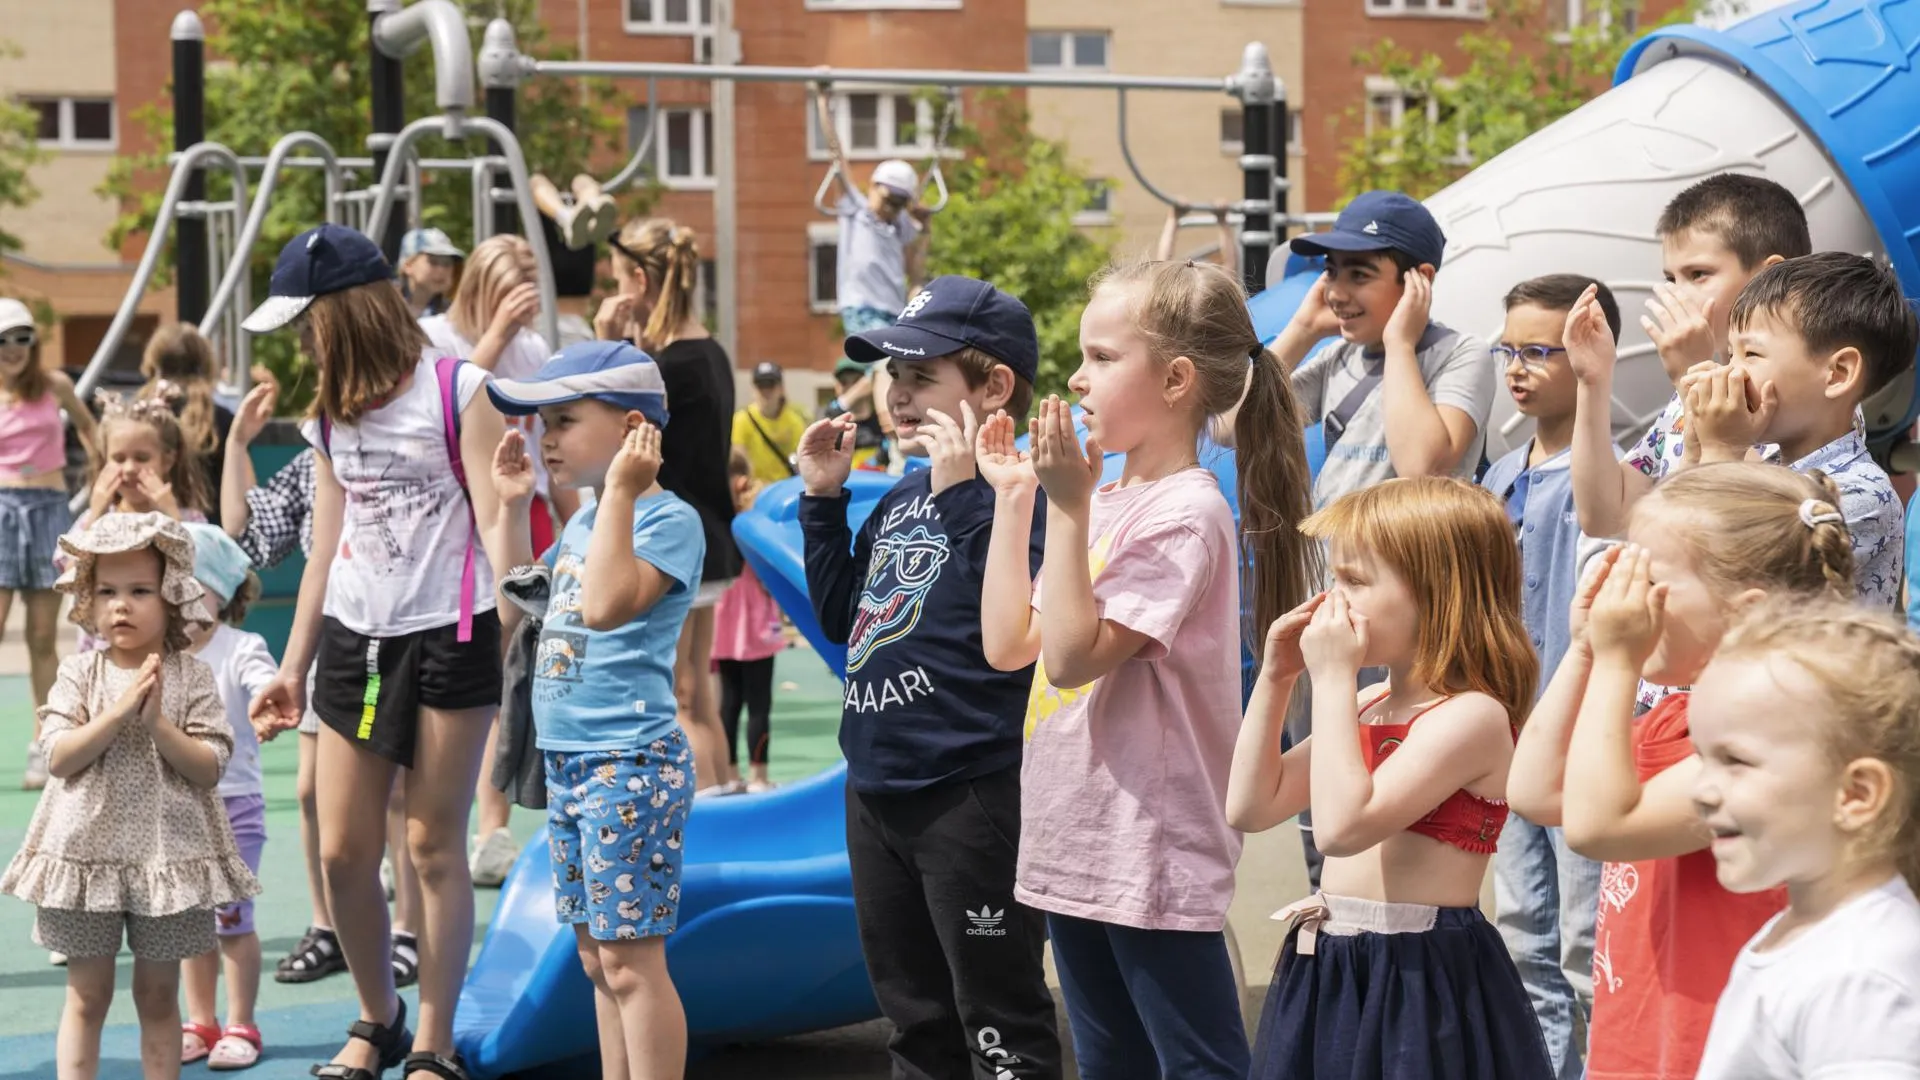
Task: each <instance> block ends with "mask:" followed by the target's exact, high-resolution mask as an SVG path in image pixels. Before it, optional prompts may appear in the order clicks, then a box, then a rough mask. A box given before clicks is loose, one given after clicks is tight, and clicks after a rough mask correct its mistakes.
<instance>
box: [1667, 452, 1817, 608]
mask: <svg viewBox="0 0 1920 1080" xmlns="http://www.w3.org/2000/svg"><path fill="white" fill-rule="evenodd" d="M1634 513H1635V514H1636V515H1638V514H1642V513H1666V514H1672V515H1675V516H1683V517H1684V520H1683V521H1677V522H1675V523H1674V524H1673V525H1672V526H1671V527H1672V528H1673V529H1674V530H1675V532H1676V535H1678V536H1680V537H1681V538H1682V540H1683V542H1685V543H1686V545H1687V546H1688V548H1689V549H1690V551H1691V554H1692V556H1693V560H1694V563H1695V565H1696V566H1697V567H1698V569H1699V571H1700V576H1701V577H1702V578H1703V579H1704V580H1706V582H1707V583H1708V584H1709V585H1710V586H1712V588H1713V589H1714V591H1715V592H1716V593H1717V594H1719V595H1720V596H1721V597H1722V598H1723V599H1724V598H1728V597H1732V596H1735V595H1737V594H1738V593H1740V592H1741V591H1742V590H1745V589H1750V588H1758V589H1764V590H1766V591H1767V592H1769V593H1787V594H1798V595H1802V596H1812V595H1820V594H1824V595H1828V596H1834V597H1841V598H1847V599H1851V598H1852V596H1853V591H1854V584H1853V574H1854V561H1853V537H1852V534H1851V533H1849V532H1848V530H1847V522H1846V518H1845V516H1844V515H1843V514H1842V513H1841V510H1840V489H1839V488H1838V487H1836V486H1835V485H1834V482H1833V481H1832V479H1830V478H1829V477H1827V476H1826V474H1824V473H1821V472H1819V471H1817V470H1816V471H1814V472H1808V473H1797V472H1794V471H1793V470H1791V469H1789V468H1787V467H1786V466H1784V465H1773V464H1765V463H1761V462H1748V461H1726V462H1717V463H1715V464H1711V465H1696V466H1694V467H1693V468H1691V469H1688V470H1687V471H1685V472H1681V473H1675V474H1674V475H1672V476H1670V477H1668V478H1667V479H1665V480H1662V481H1661V482H1660V483H1659V485H1658V486H1656V487H1655V488H1654V489H1653V493H1652V496H1651V497H1650V498H1647V499H1643V500H1641V501H1640V503H1639V505H1637V506H1635V507H1634ZM1663 524H1664V523H1663Z"/></svg>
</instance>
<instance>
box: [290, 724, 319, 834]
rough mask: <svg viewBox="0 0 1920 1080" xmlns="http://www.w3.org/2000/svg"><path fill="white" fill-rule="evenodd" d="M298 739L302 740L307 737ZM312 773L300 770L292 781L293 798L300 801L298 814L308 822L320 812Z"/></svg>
mask: <svg viewBox="0 0 1920 1080" xmlns="http://www.w3.org/2000/svg"><path fill="white" fill-rule="evenodd" d="M300 737H301V738H303V739H304V738H306V737H307V736H305V735H302V736H300ZM314 772H315V770H314V769H310V768H309V769H301V770H300V772H299V774H298V775H296V776H295V777H294V780H293V793H294V796H295V797H296V798H298V799H299V800H300V814H301V816H302V817H304V818H306V819H307V820H308V821H312V820H314V818H315V817H316V816H317V815H318V814H319V811H320V804H319V800H318V798H317V797H316V793H317V792H318V790H319V785H317V784H315V783H314Z"/></svg>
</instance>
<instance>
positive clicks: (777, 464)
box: [733, 360, 807, 484]
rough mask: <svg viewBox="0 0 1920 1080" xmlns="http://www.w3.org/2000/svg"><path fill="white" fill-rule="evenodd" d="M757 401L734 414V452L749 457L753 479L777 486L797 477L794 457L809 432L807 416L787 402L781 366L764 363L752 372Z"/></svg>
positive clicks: (761, 362)
mask: <svg viewBox="0 0 1920 1080" xmlns="http://www.w3.org/2000/svg"><path fill="white" fill-rule="evenodd" d="M753 395H754V401H753V403H752V404H750V405H748V406H747V407H746V408H744V409H740V410H738V411H736V412H735V413H734V414H733V449H734V452H735V453H740V454H745V455H747V461H748V462H749V463H750V464H751V466H752V469H753V478H754V479H755V480H756V481H758V482H759V483H762V484H772V483H777V482H779V481H781V480H785V479H787V478H788V477H790V476H796V475H798V470H796V469H795V468H794V464H793V455H794V453H795V452H796V451H798V450H799V449H800V436H801V435H802V434H804V433H805V432H806V430H807V414H806V413H803V412H801V411H800V409H799V407H797V406H795V405H794V404H793V403H792V402H790V401H788V400H787V385H786V376H785V374H784V373H783V372H782V371H781V370H780V365H779V364H776V363H774V362H773V361H771V360H762V361H760V363H758V364H755V365H754V368H753Z"/></svg>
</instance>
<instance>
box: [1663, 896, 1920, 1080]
mask: <svg viewBox="0 0 1920 1080" xmlns="http://www.w3.org/2000/svg"><path fill="white" fill-rule="evenodd" d="M1780 918H1781V917H1780V916H1777V915H1776V916H1775V917H1774V918H1773V919H1772V920H1770V921H1769V922H1768V923H1767V925H1766V926H1763V927H1761V928H1760V932H1759V933H1758V934H1756V935H1754V938H1753V941H1750V942H1748V943H1747V945H1746V947H1745V948H1743V949H1741V950H1740V956H1739V958H1738V959H1737V960H1735V961H1734V965H1733V975H1732V976H1731V977H1730V978H1729V979H1728V980H1727V988H1726V990H1725V991H1723V992H1722V993H1721V995H1720V1003H1719V1005H1717V1006H1715V1008H1714V1011H1713V1028H1712V1030H1711V1031H1710V1032H1709V1033H1708V1035H1707V1048H1706V1051H1705V1053H1704V1054H1703V1055H1702V1056H1701V1059H1700V1072H1699V1074H1698V1077H1699V1080H1803V1078H1804V1080H1842V1078H1843V1077H1844V1078H1845V1080H1920V901H1916V900H1915V899H1914V896H1913V890H1912V889H1910V888H1908V887H1907V883H1906V881H1905V880H1904V879H1902V878H1898V877H1896V878H1893V879H1892V880H1890V881H1888V882H1887V883H1886V884H1884V885H1882V886H1880V887H1879V888H1877V889H1875V890H1873V891H1872V892H1869V893H1862V894H1861V895H1859V896H1856V897H1854V898H1853V899H1852V900H1849V901H1847V902H1846V903H1845V904H1843V905H1841V906H1840V908H1839V910H1837V911H1835V912H1834V913H1833V914H1831V915H1829V916H1827V917H1826V918H1825V919H1824V920H1822V921H1821V922H1820V923H1818V924H1817V925H1815V926H1812V927H1809V928H1808V929H1807V930H1805V931H1804V932H1802V933H1801V935H1800V936H1799V937H1798V938H1796V939H1794V940H1793V941H1791V942H1788V943H1787V944H1786V945H1785V946H1784V947H1781V948H1778V949H1770V950H1768V951H1766V952H1755V951H1754V949H1753V946H1754V942H1758V941H1764V940H1765V939H1766V936H1767V934H1768V933H1770V932H1771V931H1772V930H1773V927H1774V924H1775V923H1777V922H1779V921H1780Z"/></svg>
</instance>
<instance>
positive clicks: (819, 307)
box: [807, 221, 840, 315]
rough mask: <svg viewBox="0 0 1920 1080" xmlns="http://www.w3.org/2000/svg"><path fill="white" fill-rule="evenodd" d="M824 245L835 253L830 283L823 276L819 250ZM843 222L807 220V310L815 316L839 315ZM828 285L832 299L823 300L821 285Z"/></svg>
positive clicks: (828, 292)
mask: <svg viewBox="0 0 1920 1080" xmlns="http://www.w3.org/2000/svg"><path fill="white" fill-rule="evenodd" d="M822 248H825V249H827V250H830V251H832V252H833V266H834V275H833V280H832V281H830V282H823V281H822V280H821V277H820V258H819V252H820V250H821V249H822ZM839 271H840V223H839V222H837V221H813V222H808V223H807V310H808V311H810V312H812V313H813V314H815V315H836V314H838V313H839V311H840V272H839ZM823 287H824V288H825V289H826V291H827V294H828V295H831V296H832V297H833V299H832V300H823V299H821V296H822V292H821V290H822V288H823Z"/></svg>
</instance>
